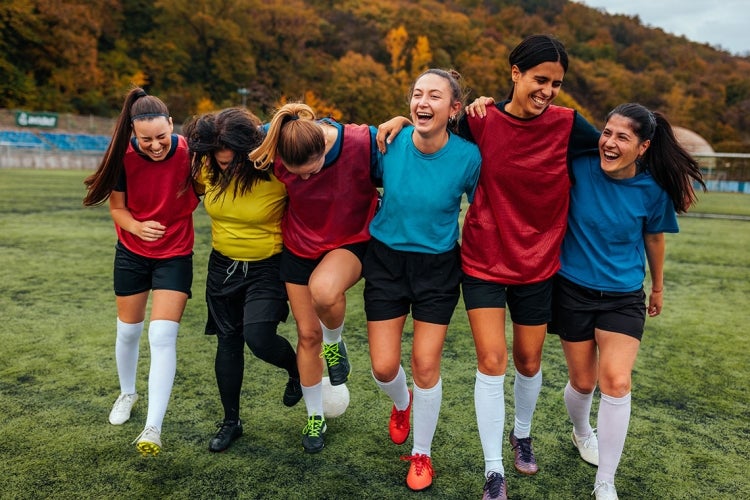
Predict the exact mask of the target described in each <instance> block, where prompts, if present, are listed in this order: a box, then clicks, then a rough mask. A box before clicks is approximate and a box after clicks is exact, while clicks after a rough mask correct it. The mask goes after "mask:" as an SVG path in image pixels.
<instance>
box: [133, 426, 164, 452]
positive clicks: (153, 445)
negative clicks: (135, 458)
mask: <svg viewBox="0 0 750 500" xmlns="http://www.w3.org/2000/svg"><path fill="white" fill-rule="evenodd" d="M132 444H134V445H135V448H136V449H137V450H138V451H139V452H140V453H141V455H143V456H144V457H148V456H156V455H158V454H159V452H160V451H161V433H160V432H159V429H157V428H156V427H154V426H153V425H147V426H146V428H145V429H143V432H141V433H140V434H139V435H138V437H137V438H135V441H133V443H132Z"/></svg>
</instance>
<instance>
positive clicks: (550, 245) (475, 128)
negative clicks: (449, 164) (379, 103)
mask: <svg viewBox="0 0 750 500" xmlns="http://www.w3.org/2000/svg"><path fill="white" fill-rule="evenodd" d="M509 62H510V68H511V78H512V81H513V88H512V89H511V91H510V95H509V97H508V99H507V100H505V101H503V102H501V103H499V104H497V105H495V106H491V107H488V108H485V104H490V103H491V102H493V101H492V100H491V99H488V98H480V99H478V100H477V101H475V102H474V103H473V104H472V105H470V106H469V107H468V109H467V112H468V116H466V117H465V118H464V119H462V120H461V121H460V122H459V133H460V134H461V135H462V136H464V137H466V138H468V139H470V140H472V141H474V142H476V144H477V145H478V146H479V150H480V151H481V153H482V172H481V174H480V176H479V184H478V186H477V191H476V195H475V197H474V203H472V204H471V206H470V207H469V209H468V211H467V213H466V217H465V220H464V226H463V234H462V242H461V259H462V268H463V271H464V273H465V275H466V276H465V277H464V281H463V283H462V290H463V296H464V303H465V305H466V309H467V313H468V316H469V323H470V325H471V330H472V335H473V337H474V343H475V347H476V353H477V364H478V366H477V374H476V381H475V386H474V403H475V407H476V413H477V425H478V428H479V437H480V441H481V443H482V450H483V452H484V460H485V477H486V482H485V486H484V499H485V500H495V499H504V498H506V495H507V491H506V490H507V484H506V482H505V469H504V466H503V462H502V451H503V450H502V442H503V439H502V438H503V432H504V430H503V428H504V425H505V399H504V398H505V396H504V392H505V390H504V382H505V372H506V369H507V365H508V352H507V347H506V341H505V308H506V303H507V307H508V309H509V311H510V314H511V320H512V322H513V362H514V365H515V368H516V375H515V381H514V396H515V422H514V427H513V430H512V431H511V433H510V436H509V440H510V444H511V446H512V447H513V451H514V454H515V459H514V465H515V468H516V470H518V471H519V472H520V473H522V474H535V473H536V472H537V471H538V466H537V463H536V457H535V455H534V450H533V447H532V438H531V421H532V416H533V414H534V409H535V408H536V402H537V399H538V397H539V393H540V391H541V386H542V370H541V361H542V348H543V346H544V339H545V334H546V327H547V322H548V321H549V320H550V318H551V296H552V277H553V276H554V274H555V273H556V272H557V269H558V267H559V255H560V244H561V242H562V238H563V234H564V232H565V223H566V216H567V210H568V199H569V198H568V191H569V189H570V185H571V181H570V176H569V172H568V170H569V158H571V157H572V156H573V155H575V154H577V153H580V152H582V151H586V150H589V149H593V148H595V147H596V141H597V140H598V137H599V133H598V132H597V131H596V129H595V128H594V127H593V126H591V125H590V124H589V123H588V122H587V121H586V120H585V119H584V118H582V117H581V116H580V115H578V114H577V113H576V112H575V111H574V110H572V109H568V108H563V107H559V106H554V105H552V101H553V100H554V99H555V97H557V94H558V93H559V91H560V87H561V85H562V82H563V78H564V76H565V72H566V71H567V69H568V55H567V53H566V51H565V47H564V46H563V45H562V43H560V42H559V41H558V40H557V39H555V38H553V37H551V36H548V35H531V36H529V37H527V38H525V39H524V40H523V41H522V42H521V43H520V44H519V45H518V46H516V47H515V48H514V49H513V51H512V52H511V54H510V57H509ZM401 123H402V121H401V120H398V119H393V120H391V121H389V122H387V123H385V124H383V125H381V127H380V128H379V133H378V139H379V143H380V144H379V146H380V147H383V145H382V142H383V141H381V139H385V138H386V137H389V136H390V137H391V138H392V137H393V134H394V133H395V132H396V131H397V130H398V126H399V125H400V124H401Z"/></svg>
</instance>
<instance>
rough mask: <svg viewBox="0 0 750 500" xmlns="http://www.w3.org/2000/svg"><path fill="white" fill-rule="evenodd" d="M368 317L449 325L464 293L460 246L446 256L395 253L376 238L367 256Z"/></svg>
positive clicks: (372, 319)
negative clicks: (407, 315) (404, 317)
mask: <svg viewBox="0 0 750 500" xmlns="http://www.w3.org/2000/svg"><path fill="white" fill-rule="evenodd" d="M362 275H363V276H364V278H365V292H364V297H365V314H366V316H367V320H368V321H382V320H387V319H394V318H399V317H401V316H404V315H406V314H408V313H409V308H410V307H411V313H412V318H414V319H415V320H417V321H424V322H426V323H434V324H437V325H447V324H449V323H450V321H451V317H452V316H453V311H454V310H455V308H456V304H457V303H458V298H459V296H460V293H461V289H460V284H461V278H462V276H463V273H462V272H461V254H460V249H459V246H458V245H456V247H455V248H454V249H453V250H451V251H449V252H445V253H440V254H427V253H421V252H402V251H398V250H393V249H392V248H390V247H388V246H387V245H385V244H383V243H382V242H380V241H378V240H376V239H375V238H373V239H372V240H370V246H369V247H368V249H367V254H366V255H365V262H364V268H363V271H362Z"/></svg>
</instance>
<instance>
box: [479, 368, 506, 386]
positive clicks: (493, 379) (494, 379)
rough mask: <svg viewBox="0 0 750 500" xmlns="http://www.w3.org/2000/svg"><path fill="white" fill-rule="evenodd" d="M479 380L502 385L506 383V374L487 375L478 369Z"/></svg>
mask: <svg viewBox="0 0 750 500" xmlns="http://www.w3.org/2000/svg"><path fill="white" fill-rule="evenodd" d="M477 380H479V381H480V382H483V383H485V384H489V385H502V384H504V383H505V374H503V375H486V374H484V373H482V372H480V371H479V370H477Z"/></svg>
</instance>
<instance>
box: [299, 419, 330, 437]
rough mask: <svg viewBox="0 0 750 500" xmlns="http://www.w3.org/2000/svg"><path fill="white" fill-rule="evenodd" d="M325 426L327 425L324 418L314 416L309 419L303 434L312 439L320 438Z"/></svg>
mask: <svg viewBox="0 0 750 500" xmlns="http://www.w3.org/2000/svg"><path fill="white" fill-rule="evenodd" d="M324 425H325V420H324V419H323V418H322V417H318V416H316V415H313V416H312V417H308V418H307V425H306V426H305V428H304V429H303V430H302V434H305V435H307V436H310V437H320V434H321V433H322V432H323V426H324Z"/></svg>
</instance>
